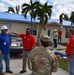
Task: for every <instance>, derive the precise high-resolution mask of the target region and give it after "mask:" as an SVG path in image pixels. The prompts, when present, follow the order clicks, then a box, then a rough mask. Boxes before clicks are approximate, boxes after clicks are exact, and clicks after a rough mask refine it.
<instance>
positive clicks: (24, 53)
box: [22, 50, 30, 70]
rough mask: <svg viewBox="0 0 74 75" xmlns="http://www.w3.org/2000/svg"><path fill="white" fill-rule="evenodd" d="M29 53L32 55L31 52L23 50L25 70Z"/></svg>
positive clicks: (23, 67)
mask: <svg viewBox="0 0 74 75" xmlns="http://www.w3.org/2000/svg"><path fill="white" fill-rule="evenodd" d="M29 53H30V51H25V50H23V64H22V69H23V70H26V60H27V57H28V54H29Z"/></svg>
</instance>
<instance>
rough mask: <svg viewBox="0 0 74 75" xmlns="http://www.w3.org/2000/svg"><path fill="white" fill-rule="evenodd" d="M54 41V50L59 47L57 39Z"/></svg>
mask: <svg viewBox="0 0 74 75" xmlns="http://www.w3.org/2000/svg"><path fill="white" fill-rule="evenodd" d="M53 41H54V48H56V47H57V39H53Z"/></svg>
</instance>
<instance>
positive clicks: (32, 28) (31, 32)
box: [31, 16, 33, 34]
mask: <svg viewBox="0 0 74 75" xmlns="http://www.w3.org/2000/svg"><path fill="white" fill-rule="evenodd" d="M31 31H32V32H31V33H32V34H33V25H32V16H31Z"/></svg>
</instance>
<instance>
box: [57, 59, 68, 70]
mask: <svg viewBox="0 0 74 75" xmlns="http://www.w3.org/2000/svg"><path fill="white" fill-rule="evenodd" d="M58 62H59V67H60V68H61V69H63V70H66V71H68V63H67V62H66V61H65V59H63V58H62V59H58Z"/></svg>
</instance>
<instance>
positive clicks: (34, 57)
mask: <svg viewBox="0 0 74 75" xmlns="http://www.w3.org/2000/svg"><path fill="white" fill-rule="evenodd" d="M28 67H29V69H30V70H32V75H52V72H56V71H57V68H58V62H57V58H56V56H55V54H54V53H53V52H52V51H50V50H49V49H48V48H42V47H38V48H36V49H34V50H32V51H31V52H30V54H29V56H28Z"/></svg>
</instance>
